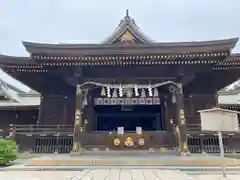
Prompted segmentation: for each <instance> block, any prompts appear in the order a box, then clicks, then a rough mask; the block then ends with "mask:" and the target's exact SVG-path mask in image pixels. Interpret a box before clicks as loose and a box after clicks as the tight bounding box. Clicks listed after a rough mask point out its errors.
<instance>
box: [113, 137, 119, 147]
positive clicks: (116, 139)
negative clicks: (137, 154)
mask: <svg viewBox="0 0 240 180" xmlns="http://www.w3.org/2000/svg"><path fill="white" fill-rule="evenodd" d="M113 143H114V145H115V146H119V145H120V143H121V141H120V139H119V138H115V139H114V141H113Z"/></svg>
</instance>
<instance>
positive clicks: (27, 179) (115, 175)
mask: <svg viewBox="0 0 240 180" xmlns="http://www.w3.org/2000/svg"><path fill="white" fill-rule="evenodd" d="M0 179H5V180H208V179H209V180H220V179H223V178H222V177H221V175H187V174H185V173H183V172H180V171H173V170H160V169H158V170H157V169H92V170H90V169H85V170H82V171H60V172H59V171H57V172H56V171H47V172H43V171H31V172H29V171H11V172H5V171H1V172H0ZM239 179H240V175H228V177H227V178H225V180H239Z"/></svg>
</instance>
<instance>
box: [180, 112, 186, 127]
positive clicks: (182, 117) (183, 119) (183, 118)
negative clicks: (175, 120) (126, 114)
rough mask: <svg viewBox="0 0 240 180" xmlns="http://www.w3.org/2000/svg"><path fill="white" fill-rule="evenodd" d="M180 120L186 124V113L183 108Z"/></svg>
mask: <svg viewBox="0 0 240 180" xmlns="http://www.w3.org/2000/svg"><path fill="white" fill-rule="evenodd" d="M180 121H181V124H185V115H184V110H183V109H181V110H180Z"/></svg>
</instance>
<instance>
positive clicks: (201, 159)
mask: <svg viewBox="0 0 240 180" xmlns="http://www.w3.org/2000/svg"><path fill="white" fill-rule="evenodd" d="M72 155H73V156H74V157H73V156H72ZM223 163H224V164H225V165H226V166H240V161H238V160H236V159H231V158H224V160H223V159H222V158H220V157H216V156H185V157H184V156H158V155H155V156H150V155H147V154H145V156H143V154H142V155H141V156H139V155H137V156H136V155H135V156H116V155H114V154H112V155H103V154H102V155H98V156H97V155H90V154H85V153H84V154H76V153H74V154H71V155H62V154H59V155H53V156H42V157H39V158H33V159H31V160H28V161H27V163H26V165H27V166H69V165H70V166H71V165H75V166H76V165H78V166H91V165H93V166H94V165H95V166H96V165H98V166H138V165H140V166H220V165H222V164H223Z"/></svg>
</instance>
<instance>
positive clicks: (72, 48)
mask: <svg viewBox="0 0 240 180" xmlns="http://www.w3.org/2000/svg"><path fill="white" fill-rule="evenodd" d="M237 41H238V38H231V39H222V40H215V41H195V42H177V43H153V44H134V43H131V44H129V43H126V44H125V43H116V44H42V43H34V42H26V41H24V42H23V45H24V46H25V48H26V50H27V51H28V52H29V53H32V54H43V55H50V56H51V55H59V56H61V55H65V56H68V55H69V56H94V55H95V56H96V55H116V54H118V55H131V54H147V55H156V54H160V55H161V54H163V55H166V54H179V53H181V54H184V53H212V52H214V53H216V52H225V51H230V50H231V49H233V48H234V47H235V45H236V43H237Z"/></svg>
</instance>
